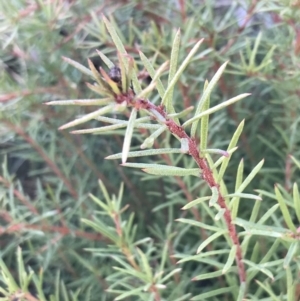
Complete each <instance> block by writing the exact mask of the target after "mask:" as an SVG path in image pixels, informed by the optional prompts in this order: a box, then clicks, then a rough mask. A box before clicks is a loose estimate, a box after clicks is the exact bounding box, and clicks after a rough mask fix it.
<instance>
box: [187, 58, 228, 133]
mask: <svg viewBox="0 0 300 301" xmlns="http://www.w3.org/2000/svg"><path fill="white" fill-rule="evenodd" d="M227 63H228V62H225V63H224V64H223V65H222V66H221V67H220V68H219V69H218V71H217V72H216V74H215V75H214V76H213V78H212V79H211V81H210V82H209V84H208V85H207V87H206V89H205V90H204V93H203V94H202V97H201V98H200V101H199V103H198V106H197V108H196V112H195V116H197V115H198V114H200V113H201V112H202V111H203V106H204V105H205V102H206V101H207V99H208V98H209V97H210V94H211V92H212V90H213V88H214V87H215V85H216V84H217V82H218V80H219V79H220V77H221V75H222V73H223V72H224V70H225V68H226V65H227ZM190 120H191V119H190ZM190 120H188V121H186V122H185V123H184V126H187V125H188V124H190V123H191V122H189V121H190ZM187 122H189V123H188V124H187ZM197 127H198V119H197V120H196V121H195V122H194V123H193V125H192V129H191V133H193V134H194V135H195V133H196V131H197Z"/></svg>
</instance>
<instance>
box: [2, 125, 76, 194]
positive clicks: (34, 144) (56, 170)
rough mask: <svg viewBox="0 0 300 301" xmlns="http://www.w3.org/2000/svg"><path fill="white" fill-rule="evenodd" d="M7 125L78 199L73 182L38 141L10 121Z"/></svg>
mask: <svg viewBox="0 0 300 301" xmlns="http://www.w3.org/2000/svg"><path fill="white" fill-rule="evenodd" d="M4 123H5V125H6V126H7V127H9V128H10V129H11V130H12V131H14V132H15V133H17V134H18V135H20V136H21V137H23V138H24V139H25V140H26V141H27V142H28V143H29V144H30V145H31V146H32V147H33V148H34V149H35V150H36V151H37V152H38V154H39V155H40V157H41V158H43V160H44V161H45V162H46V163H47V165H48V166H49V167H50V168H51V169H52V171H53V172H54V173H55V174H56V175H57V176H58V177H59V178H60V179H61V180H62V181H63V182H64V184H65V186H66V187H67V189H68V190H69V192H70V194H71V195H72V196H73V198H74V199H77V197H78V196H77V192H76V190H75V189H74V188H73V186H72V184H71V182H70V181H69V180H68V179H67V178H66V176H65V175H63V173H62V172H61V171H60V169H59V168H58V166H57V165H56V164H55V162H54V161H52V160H51V159H50V158H49V157H48V155H47V154H46V153H45V151H44V150H43V149H42V148H41V147H40V146H39V145H38V144H37V142H36V141H34V140H33V139H32V138H31V137H30V136H29V135H27V134H26V133H25V131H24V130H23V129H22V128H20V127H18V126H16V125H14V124H12V123H11V122H9V121H4Z"/></svg>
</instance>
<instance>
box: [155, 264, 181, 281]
mask: <svg viewBox="0 0 300 301" xmlns="http://www.w3.org/2000/svg"><path fill="white" fill-rule="evenodd" d="M181 270H182V269H180V268H178V269H175V270H173V271H171V272H170V273H168V274H167V275H166V276H165V277H163V278H162V279H161V281H160V282H161V283H164V282H166V281H167V280H168V279H170V278H171V277H172V276H173V275H175V274H177V273H179V272H181Z"/></svg>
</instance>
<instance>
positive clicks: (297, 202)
mask: <svg viewBox="0 0 300 301" xmlns="http://www.w3.org/2000/svg"><path fill="white" fill-rule="evenodd" d="M293 199H294V207H295V211H296V215H297V218H298V222H299V223H300V196H299V190H298V185H297V183H294V185H293Z"/></svg>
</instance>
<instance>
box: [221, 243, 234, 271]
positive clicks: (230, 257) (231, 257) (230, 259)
mask: <svg viewBox="0 0 300 301" xmlns="http://www.w3.org/2000/svg"><path fill="white" fill-rule="evenodd" d="M236 250H237V246H236V245H233V246H232V247H231V250H230V253H229V255H228V259H227V262H226V264H225V265H224V268H223V270H222V274H225V273H226V272H227V271H228V270H229V269H230V268H231V266H232V264H233V262H234V260H235V255H236Z"/></svg>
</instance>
